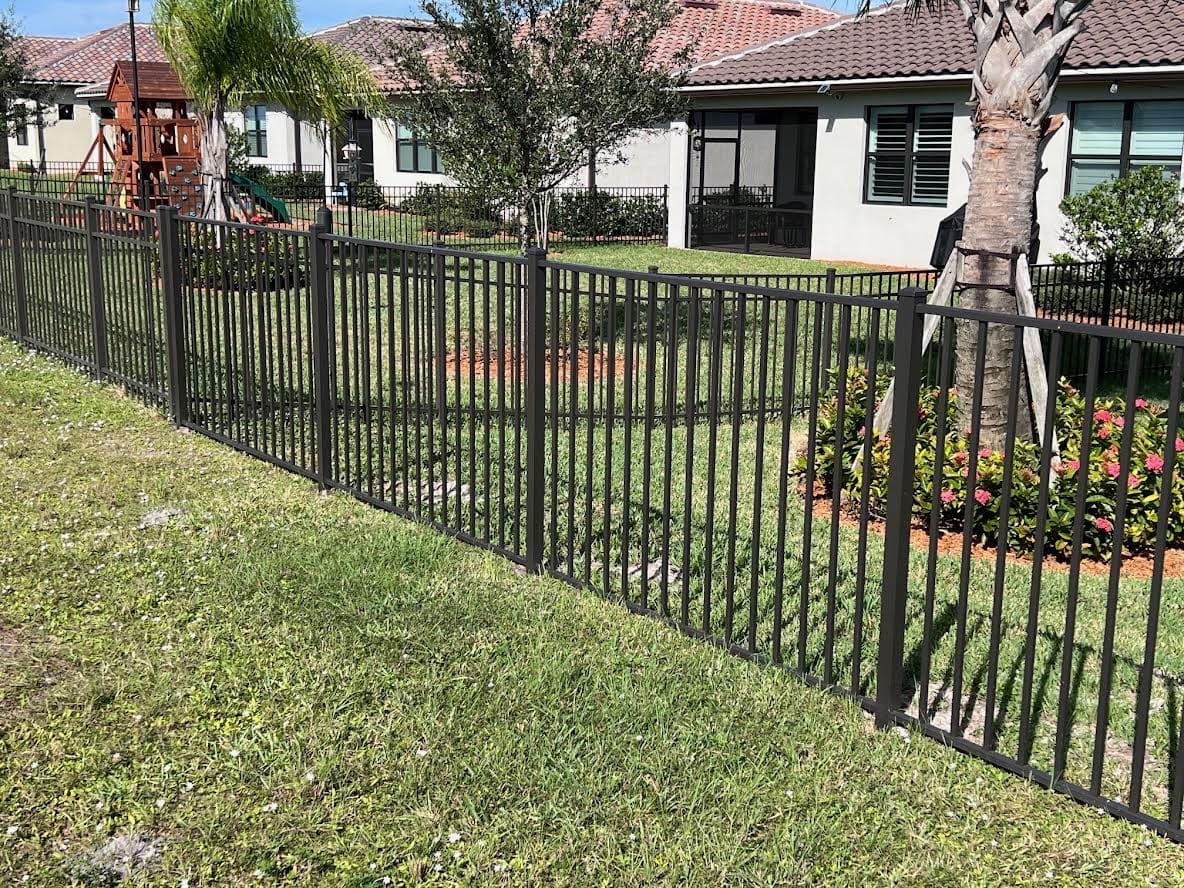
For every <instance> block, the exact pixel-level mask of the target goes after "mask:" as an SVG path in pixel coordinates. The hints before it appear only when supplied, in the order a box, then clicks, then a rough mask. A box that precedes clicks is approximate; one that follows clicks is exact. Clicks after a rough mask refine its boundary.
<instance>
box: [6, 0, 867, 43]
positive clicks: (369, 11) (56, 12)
mask: <svg viewBox="0 0 1184 888" xmlns="http://www.w3.org/2000/svg"><path fill="white" fill-rule="evenodd" d="M815 2H817V3H818V5H820V6H831V7H833V8H835V9H838V10H841V11H849V10H850V9H852V8H853V7H854V4H855V2H856V0H815ZM296 5H297V6H298V7H299V9H300V14H301V18H302V19H303V21H304V26H305V28H306V29H308V30H310V31H313V30H316V29H317V28H323V27H325V26H326V25H334V24H337V23H339V22H343V21H347V20H349V19H352V18H358V17H359V16H363V15H415V14H416V13H417V11H418V9H419V3H418V0H328V2H326V0H297V3H296ZM14 7H15V11H16V18H17V20H18V21H19V22H20V29H21V31H22V32H23V33H25V34H44V35H59V34H60V35H65V36H73V35H78V34H89V33H91V32H92V31H97V30H99V29H100V28H106V27H110V26H111V25H114V24H117V23H119V22H123V21H126V20H127V0H15V4H14ZM151 17H152V0H142V2H141V11H140V13H139V16H138V20H139V21H148V20H149V19H150V18H151Z"/></svg>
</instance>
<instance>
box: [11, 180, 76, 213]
mask: <svg viewBox="0 0 1184 888" xmlns="http://www.w3.org/2000/svg"><path fill="white" fill-rule="evenodd" d="M8 194H9V197H15V198H19V199H20V200H24V201H28V202H30V203H39V204H53V205H54V206H58V207H73V208H75V209H79V210H82V209H86V206H87V201H85V200H82V199H81V198H79V199H70V200H67V199H66V198H63V197H62V196H61V195H54V194H35V193H34V192H31V191H21V190H20V189H19V188H15V187H13V186H11V185H10V186H8Z"/></svg>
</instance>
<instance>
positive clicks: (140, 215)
mask: <svg viewBox="0 0 1184 888" xmlns="http://www.w3.org/2000/svg"><path fill="white" fill-rule="evenodd" d="M82 205H83V206H84V207H94V208H95V209H96V210H98V211H99V212H100V213H106V214H108V215H110V216H125V217H127V218H128V219H155V218H156V213H154V212H152V211H151V210H137V209H135V208H134V207H113V206H111V205H110V204H104V203H99V202H98V201H97V200H95V199H94V198H93V197H88V198H86V199H85V200H83V202H82Z"/></svg>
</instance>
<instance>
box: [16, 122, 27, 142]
mask: <svg viewBox="0 0 1184 888" xmlns="http://www.w3.org/2000/svg"><path fill="white" fill-rule="evenodd" d="M16 143H17V144H18V145H28V144H29V127H28V124H21V125H20V126H18V127H17V128H16Z"/></svg>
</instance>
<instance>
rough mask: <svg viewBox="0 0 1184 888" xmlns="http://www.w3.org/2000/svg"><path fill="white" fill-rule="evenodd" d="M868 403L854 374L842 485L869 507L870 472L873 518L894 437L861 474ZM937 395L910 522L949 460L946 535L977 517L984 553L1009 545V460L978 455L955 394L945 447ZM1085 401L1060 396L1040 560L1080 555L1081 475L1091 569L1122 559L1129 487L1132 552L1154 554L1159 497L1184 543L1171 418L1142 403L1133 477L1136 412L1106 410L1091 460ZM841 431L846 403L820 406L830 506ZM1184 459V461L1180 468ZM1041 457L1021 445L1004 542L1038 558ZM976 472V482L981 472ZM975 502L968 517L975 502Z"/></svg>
mask: <svg viewBox="0 0 1184 888" xmlns="http://www.w3.org/2000/svg"><path fill="white" fill-rule="evenodd" d="M888 383H889V379H888V378H887V377H880V378H877V379H876V382H875V398H876V403H877V404H878V403H879V402H880V400H881V399H882V398H883V396H884V393H885V392H886V390H887V387H888ZM868 396H869V383H868V375H867V373H866V372H865V371H862V370H853V371H851V373H850V374H849V376H848V379H847V393H846V402H847V403H846V410H845V415H844V416H843V417H842V424H843V435H842V448H843V453H842V460H841V465H842V466H843V474H842V482H843V490H844V492H845V493H846V494H847V495H848V496H849V497H851V498H852V499H853V500H855V501H860V500H861V499H862V496H863V488H864V478H863V475H864V471H865V470H866V471H870V473H871V475H870V478H869V479H868V494H867V495H868V500H869V506H870V508H871V509H872V510H873V511H878V512H881V513H882V512H883V509H884V505H885V502H886V499H887V489H888V461H889V452H890V449H891V442H890V436H888V435H876V436H874V438H873V440H872V443H871V458H870V460H869V461H868V462H867V465H866V466H854V465H853V463H854V461H855V458H856V456H857V454H859V453H860V452H861V451H862V450H863V448H864V446H865V429H864V419H865V415H866V405H867V398H868ZM938 408H939V403H938V392H937V390H936V389H929V390H926V391H923V392H922V396H921V402H920V406H919V411H918V413H919V423H918V431H917V438H918V445H917V467H916V478H915V479H914V483H913V514H914V515H916V516H917V517H924V518H925V519H926V520H928V518H929V516H930V515H931V511H932V506H933V499H934V495H935V490H934V474H935V472H934V467H935V464H936V463H937V462H938V460H939V459H940V461H941V465H942V470H941V476H940V479H941V480H940V483H939V485H938V487H937V490H936V496H937V498H938V503H939V509H940V523H941V526H942V527H943V528H946V529H950V530H956V531H962V530H963V529H964V527H965V524H966V521H967V517H968V513H969V521H970V527H971V534H972V537H973V538H974V539H975V541H977V542H979V543H982V544H984V545H991V546H996V545H999V544H1000V536H1001V531H1000V526H999V525H1000V505H1001V498H1002V494H1003V485H1004V480H1005V474H1006V461H1005V454H1004V453H1002V452H1000V451H997V450H991V449H989V448H980V449H979V451H978V453H977V454H972V453H971V441H972V437H971V435H970V434H969V430H967V429H957V426H958V421H957V392H956V391H954V390H952V389H951V390H950V392H949V406H948V411H947V412H948V417H947V421H946V423H945V428H946V429H955V430H954V431H949V432H948V433H947V434H946V435H945V437H944V441H942V440H940V439H939V438H938V427H939V419H940V417H939V415H938ZM1084 411H1085V399H1084V397H1083V396H1082V395H1081V393H1080V392H1078V391H1077V390H1076V389H1075V388H1074V387H1073V386H1071V385H1069V384H1068V383H1067V382H1065V381H1062V382H1061V383H1060V385H1059V386H1058V392H1057V403H1056V416H1055V427H1056V430H1057V438H1058V441H1059V444H1060V461H1059V462H1057V461H1055V460H1054V464H1053V466H1052V468H1051V470H1050V471H1049V477H1050V484H1049V492H1048V496H1049V502H1048V510H1047V514H1046V519H1047V520H1046V522H1045V526H1044V527H1045V529H1044V534H1045V536H1044V546H1043V552H1041V553H1040V554H1045V553H1051V554H1054V555H1056V556H1058V557H1068V556H1070V555H1071V554H1072V550H1073V530H1074V518H1075V516H1076V512H1077V499H1078V487H1079V484H1080V480H1081V472H1082V471H1086V472H1088V478H1087V481H1086V484H1087V486H1086V491H1085V515H1084V521H1083V522H1082V532H1083V533H1082V536H1083V541H1082V551H1083V553H1084V554H1085V555H1086V556H1087V557H1092V558H1099V559H1107V558H1109V557H1110V556H1111V554H1112V552H1113V548H1114V530H1115V523H1116V521H1117V518H1118V514H1117V508H1118V494H1119V487H1120V485H1125V486H1126V493H1127V500H1126V509H1125V516H1124V527H1123V534H1122V536H1123V540H1122V543H1123V550H1124V551H1125V552H1128V553H1132V554H1133V553H1139V552H1146V551H1148V550H1149V549H1151V548H1153V547H1154V546H1155V544H1156V537H1157V533H1158V530H1159V508H1160V500H1161V496H1163V495H1165V494H1166V495H1167V496H1170V497H1171V507H1170V511H1169V516H1168V526H1167V528H1166V541H1167V543H1168V545H1175V544H1177V543H1179V542H1180V541H1181V540H1184V479H1182V478H1181V475H1180V472H1179V471H1173V472H1172V476H1171V478H1170V479H1169V478H1165V476H1164V469H1165V462H1166V461H1167V460H1168V459H1169V458H1171V457H1172V456H1173V455H1174V454H1176V453H1181V452H1184V438H1180V437H1177V438H1176V439H1175V440H1174V441H1172V442H1170V448H1171V450H1170V452H1169V442H1168V441H1167V421H1166V417H1165V415H1164V411H1163V409H1162V408H1161V407H1159V406H1158V405H1156V404H1152V403H1150V402H1148V401H1146V400H1144V399H1142V398H1140V399H1138V400H1136V401H1135V403H1134V405H1133V408H1132V410H1131V411H1130V416H1131V417H1132V421H1133V423H1134V426H1133V429H1132V435H1131V457H1130V470H1129V471H1128V472H1126V473H1124V472H1123V471H1122V466H1121V464H1120V463H1121V461H1120V445H1121V440H1122V436H1123V431H1124V427H1125V424H1126V421H1127V420H1126V416H1127V413H1128V411H1127V405H1126V404H1125V403H1124V402H1123V401H1122V400H1121V399H1109V398H1098V399H1096V400H1095V403H1094V410H1093V416H1092V418H1091V423H1090V428H1091V432H1090V439H1091V440H1090V446H1089V449H1088V450H1087V451H1085V452H1083V450H1082V429H1083V426H1084V420H1085V418H1084ZM839 421H840V417H839V412H838V399H837V397H836V398H832V399H831V400H830V401H829V402H827V403H825V404H823V405H822V406H821V407H820V410H819V417H818V449H817V454H816V458H815V466H816V475H817V479H818V482H819V483H820V484H821V485H822V486H823V488H824V489H825V490H826V491H827V492H828V493H831V494H833V493H834V492H835V491H834V479H835V443H836V430H837V427H838V423H839ZM1181 458H1182V459H1184V457H1181ZM797 468H798V470H799V471H804V470H805V468H806V457H805V455H802V456H799V457H798V461H797ZM1040 468H1041V466H1040V448H1039V446H1038V445H1036V444H1034V443H1030V442H1025V441H1017V442H1016V444H1015V446H1014V451H1013V466H1012V474H1011V491H1010V505H1009V509H1008V514H1007V527H1006V529H1005V531H1003V532H1002V533H1004V534H1005V536H1006V546H1007V547H1008V549H1010V550H1012V551H1015V552H1021V553H1033V551H1034V550H1035V548H1036V526H1037V518H1038V508H1039V497H1040V490H1041V479H1040V474H1041V472H1040ZM972 470H973V471H972ZM968 497H970V498H971V499H972V504H971V507H970V508H969V509H968V508H967V498H968Z"/></svg>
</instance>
